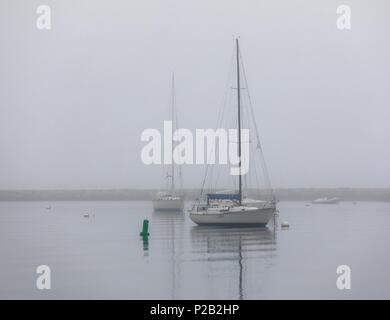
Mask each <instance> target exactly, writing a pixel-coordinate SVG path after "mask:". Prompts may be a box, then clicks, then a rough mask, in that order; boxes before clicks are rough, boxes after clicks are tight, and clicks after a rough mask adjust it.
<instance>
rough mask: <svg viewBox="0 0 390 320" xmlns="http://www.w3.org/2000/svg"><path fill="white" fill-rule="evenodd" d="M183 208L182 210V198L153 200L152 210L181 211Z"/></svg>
mask: <svg viewBox="0 0 390 320" xmlns="http://www.w3.org/2000/svg"><path fill="white" fill-rule="evenodd" d="M183 208H184V200H183V198H180V199H155V200H153V209H154V210H155V211H182V210H183Z"/></svg>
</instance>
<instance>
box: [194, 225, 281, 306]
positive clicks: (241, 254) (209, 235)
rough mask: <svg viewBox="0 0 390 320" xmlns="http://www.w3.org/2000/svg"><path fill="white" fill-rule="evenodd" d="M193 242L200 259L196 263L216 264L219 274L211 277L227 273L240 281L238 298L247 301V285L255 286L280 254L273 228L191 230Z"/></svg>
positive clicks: (237, 285)
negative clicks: (255, 277)
mask: <svg viewBox="0 0 390 320" xmlns="http://www.w3.org/2000/svg"><path fill="white" fill-rule="evenodd" d="M191 240H192V241H191V242H192V250H193V253H194V254H196V256H197V258H196V259H193V261H197V262H201V263H202V262H206V263H207V264H209V265H212V264H215V265H216V267H215V268H210V270H212V269H214V270H215V274H214V273H213V271H211V274H208V277H210V278H213V277H214V276H215V277H218V272H223V273H225V275H224V277H227V278H228V279H233V281H234V280H236V287H237V295H236V297H235V298H236V299H244V298H245V292H246V290H245V286H246V285H247V284H249V283H252V284H253V282H254V281H255V279H253V276H256V274H258V273H259V272H263V270H262V269H264V268H267V267H270V266H271V264H272V258H273V257H274V256H275V254H276V253H275V251H276V230H275V229H272V228H270V229H268V228H232V227H226V228H221V227H211V226H196V227H193V228H192V229H191ZM249 262H250V264H251V266H250V270H248V268H249ZM253 270H255V272H253ZM247 271H249V274H247ZM226 272H227V273H228V274H226ZM229 273H230V274H229ZM263 277H264V275H263V276H262V278H263ZM257 278H259V277H257ZM256 290H257V289H256ZM258 290H261V288H258Z"/></svg>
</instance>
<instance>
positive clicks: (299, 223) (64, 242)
mask: <svg viewBox="0 0 390 320" xmlns="http://www.w3.org/2000/svg"><path fill="white" fill-rule="evenodd" d="M49 205H50V206H51V209H50V210H48V209H46V207H47V206H49ZM279 210H280V215H279V218H278V220H279V222H281V221H283V220H287V221H288V222H289V223H290V225H291V227H290V229H289V230H281V229H280V226H279V227H276V228H274V227H273V225H272V224H271V225H270V227H269V228H268V229H258V228H215V227H197V226H195V225H194V224H193V223H192V222H191V221H190V220H189V218H188V216H187V214H186V213H182V214H177V213H157V212H156V213H153V211H152V207H151V203H150V202H138V201H134V202H52V203H43V202H1V203H0V298H2V299H9V298H23V299H31V298H33V299H47V298H51V299H68V298H72V299H82V298H88V299H191V298H194V299H290V298H294V299H301V298H310V299H319V298H324V299H333V298H334V299H356V298H357V299H362V298H369V299H370V298H380V299H382V298H387V299H389V298H390V255H389V253H390V203H379V202H358V203H351V202H342V203H340V204H338V205H310V206H306V203H303V202H281V203H279ZM86 212H87V213H89V214H90V217H89V218H85V217H83V214H84V213H86ZM144 218H148V219H150V233H151V235H150V237H149V241H148V242H146V241H145V242H144V241H143V240H142V239H141V238H140V236H139V232H140V231H141V226H142V221H143V219H144ZM342 264H346V265H349V266H350V267H351V271H352V274H351V279H352V285H351V289H350V290H342V291H341V290H338V289H337V287H336V279H337V276H338V275H337V274H336V268H337V266H338V265H342ZM39 265H48V266H50V268H51V278H52V280H51V285H52V289H51V290H38V289H37V288H36V279H37V277H38V274H36V268H37V266H39Z"/></svg>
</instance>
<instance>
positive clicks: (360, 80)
mask: <svg viewBox="0 0 390 320" xmlns="http://www.w3.org/2000/svg"><path fill="white" fill-rule="evenodd" d="M41 4H47V5H49V6H50V7H51V9H52V29H51V30H50V31H47V30H43V31H40V30H38V29H37V28H36V18H37V16H38V15H37V14H36V13H35V11H36V8H37V6H38V5H41ZM340 4H347V5H350V6H351V9H352V29H351V30H350V31H340V30H338V29H337V28H336V19H337V15H336V8H337V6H338V5H340ZM389 9H390V4H389V3H388V1H385V0H383V1H379V0H375V1H341V0H340V1H333V0H321V1H311V0H299V1H298V0H297V1H294V0H288V1H287V0H285V1H275V0H273V1H271V0H253V1H249V0H244V1H232V0H212V1H210V0H209V1H204V0H196V1H195V0H149V1H132V0H130V1H129V0H126V1H125V0H123V1H122V0H116V1H108V0H104V1H103V0H100V1H96V0H88V1H81V0H77V1H76V0H61V1H59V0H57V1H51V0H50V1H49V0H44V1H43V0H39V1H35V0H23V1H20V0H0V152H1V154H0V189H61V188H64V189H66V188H91V189H95V188H149V187H150V188H156V187H159V186H160V185H161V168H159V167H157V166H146V165H144V164H143V163H142V161H141V157H140V155H141V149H142V147H143V146H144V145H145V143H143V142H141V140H140V136H141V132H142V130H144V129H146V128H157V129H160V130H162V127H163V120H169V99H170V85H171V83H170V78H171V73H172V71H174V72H175V77H176V96H177V108H178V117H179V122H180V126H182V127H185V128H189V129H191V130H193V129H195V128H214V127H215V125H216V121H217V110H218V108H219V107H220V105H221V100H222V98H223V94H224V91H225V87H226V74H227V72H228V69H229V64H230V59H231V53H232V48H233V45H234V43H233V36H234V35H240V37H241V50H242V54H243V57H244V62H245V69H246V72H247V77H248V83H249V88H250V91H251V96H252V100H253V102H254V107H255V113H256V117H257V122H258V124H259V130H260V135H261V141H262V144H263V149H264V155H265V159H266V161H267V165H268V168H269V171H270V172H269V173H270V178H271V181H272V184H273V185H274V186H275V187H389V186H390V170H389V169H390V148H389V146H390V126H389V123H390V108H389V101H390V90H389V76H390V63H389V57H390V44H389V38H390V34H389V31H390V21H389V19H388V15H389ZM203 172H204V168H203V167H201V166H184V167H183V175H184V186H185V187H199V186H200V183H201V177H202V175H203Z"/></svg>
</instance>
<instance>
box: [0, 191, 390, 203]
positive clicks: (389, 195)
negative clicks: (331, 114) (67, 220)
mask: <svg viewBox="0 0 390 320" xmlns="http://www.w3.org/2000/svg"><path fill="white" fill-rule="evenodd" d="M157 191H159V190H158V189H106V190H0V201H129V200H150V199H152V197H153V195H154V194H155V193H156V192H157ZM183 193H184V195H185V197H186V199H188V200H193V199H196V198H197V197H198V195H199V189H185V190H183ZM254 194H256V190H253V189H251V190H249V191H248V195H249V196H253V195H254ZM275 195H276V198H277V199H278V200H281V201H285V200H289V201H307V200H313V199H316V198H319V197H339V198H340V199H341V200H344V201H385V202H390V188H276V189H275Z"/></svg>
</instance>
